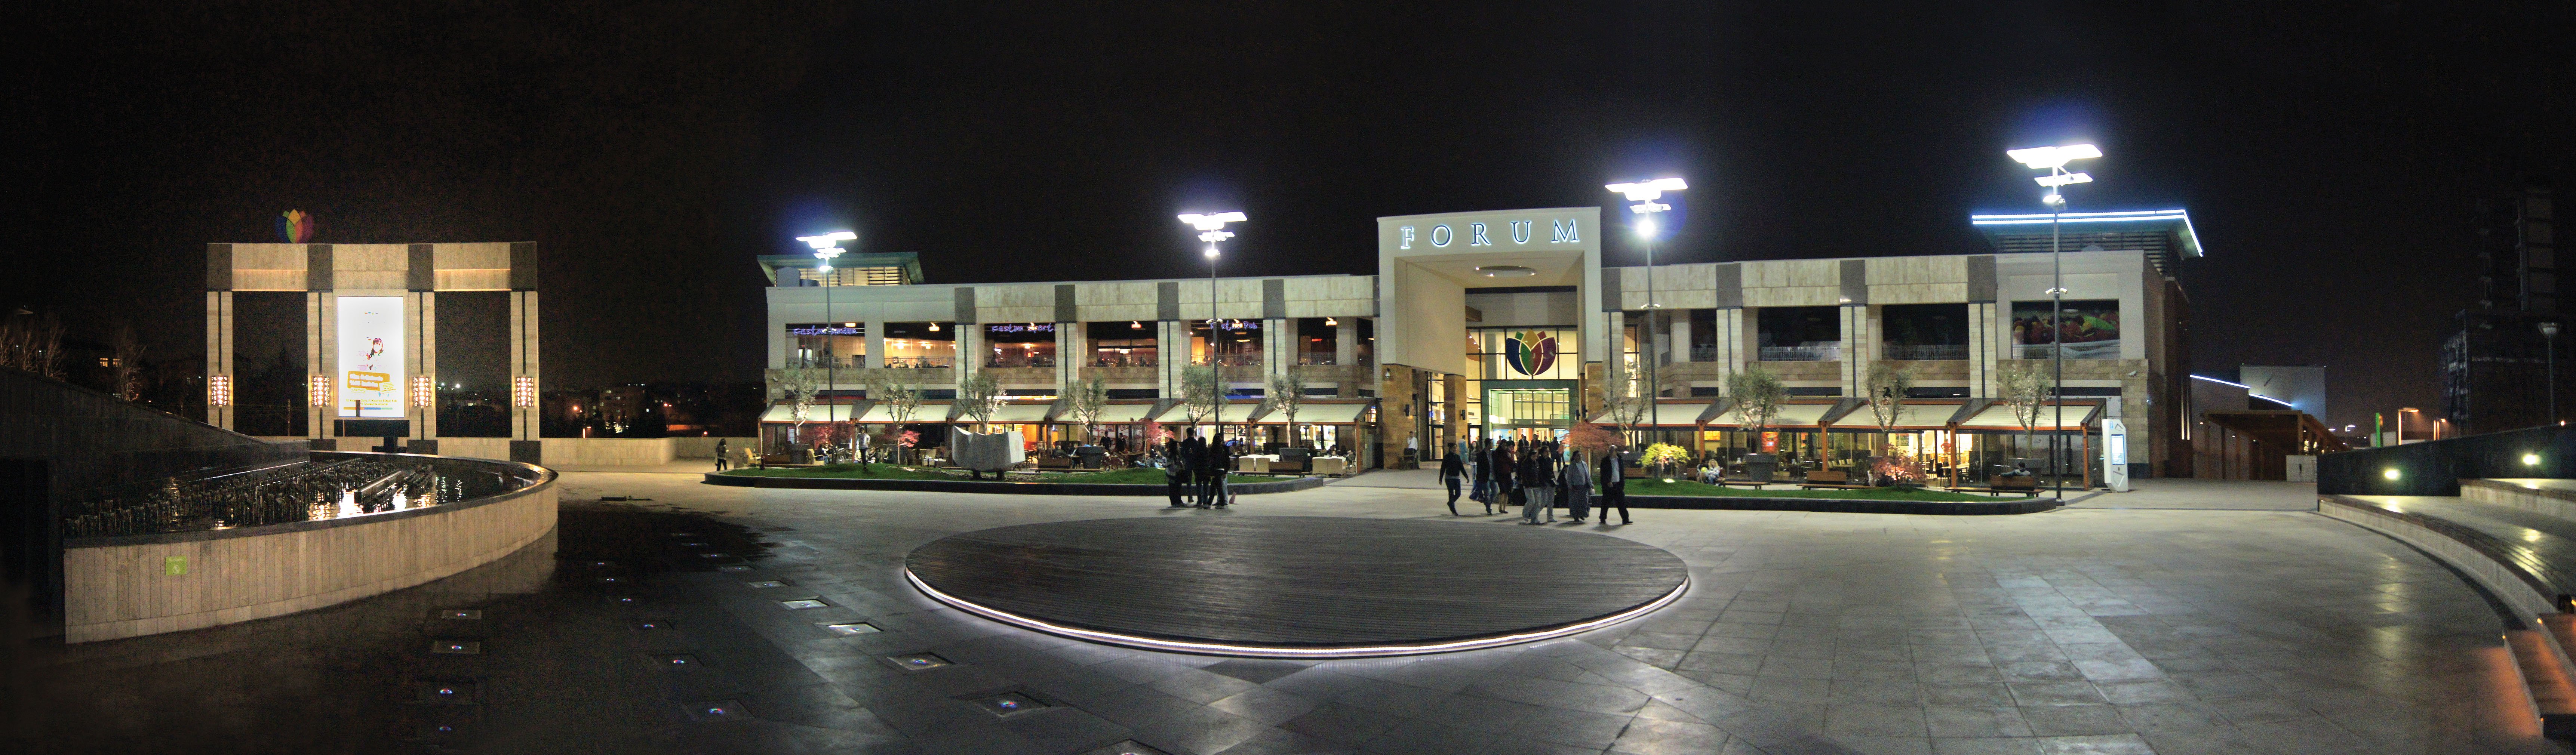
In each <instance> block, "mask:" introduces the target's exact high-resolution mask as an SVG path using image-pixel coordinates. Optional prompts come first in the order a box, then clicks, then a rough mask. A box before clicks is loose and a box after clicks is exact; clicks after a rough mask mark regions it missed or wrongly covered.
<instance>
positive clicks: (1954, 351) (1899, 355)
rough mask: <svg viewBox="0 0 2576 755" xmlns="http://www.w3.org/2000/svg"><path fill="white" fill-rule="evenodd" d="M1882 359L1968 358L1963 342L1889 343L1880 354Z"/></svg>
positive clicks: (1926, 359) (1965, 345)
mask: <svg viewBox="0 0 2576 755" xmlns="http://www.w3.org/2000/svg"><path fill="white" fill-rule="evenodd" d="M1880 358H1882V359H1891V360H1897V361H1956V360H1964V359H1967V358H1968V345H1967V344H1964V343H1924V344H1909V343H1891V344H1887V346H1886V348H1885V349H1884V351H1883V352H1882V353H1881V354H1880Z"/></svg>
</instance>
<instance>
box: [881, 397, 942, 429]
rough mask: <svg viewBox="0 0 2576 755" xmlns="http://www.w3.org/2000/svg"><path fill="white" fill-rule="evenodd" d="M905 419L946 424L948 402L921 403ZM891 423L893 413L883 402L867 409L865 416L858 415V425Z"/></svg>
mask: <svg viewBox="0 0 2576 755" xmlns="http://www.w3.org/2000/svg"><path fill="white" fill-rule="evenodd" d="M905 419H906V420H907V421H911V422H946V421H948V402H946V401H924V402H921V405H920V406H916V407H913V408H912V416H911V417H907V418H905ZM893 421H894V413H893V412H891V411H888V410H887V409H886V405H885V402H883V401H879V402H877V404H876V405H875V406H871V407H868V411H867V413H866V414H861V415H859V423H860V424H870V425H882V424H886V423H889V422H893Z"/></svg>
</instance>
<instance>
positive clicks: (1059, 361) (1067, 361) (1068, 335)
mask: <svg viewBox="0 0 2576 755" xmlns="http://www.w3.org/2000/svg"><path fill="white" fill-rule="evenodd" d="M1089 335H1090V334H1088V333H1084V332H1083V326H1082V323H1078V322H1059V323H1056V324H1055V384H1056V385H1057V386H1060V387H1058V388H1057V389H1056V393H1057V394H1058V395H1063V394H1067V393H1071V392H1072V391H1073V386H1074V384H1075V383H1079V382H1082V368H1083V366H1084V365H1086V364H1089V363H1090V362H1091V349H1089V348H1087V346H1086V344H1084V343H1083V342H1084V341H1085V340H1088V338H1087V337H1088V336H1089Z"/></svg>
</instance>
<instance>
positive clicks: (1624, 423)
mask: <svg viewBox="0 0 2576 755" xmlns="http://www.w3.org/2000/svg"><path fill="white" fill-rule="evenodd" d="M1601 403H1602V409H1603V410H1604V413H1606V414H1608V415H1609V417H1610V423H1611V424H1614V425H1618V426H1619V437H1620V442H1621V443H1623V444H1624V443H1629V442H1631V439H1633V438H1635V437H1637V428H1638V426H1639V425H1643V424H1646V414H1647V411H1648V409H1649V408H1650V407H1653V406H1654V399H1653V398H1651V397H1649V396H1647V395H1646V392H1645V388H1644V387H1643V386H1642V385H1640V384H1639V383H1638V381H1637V380H1636V376H1634V375H1621V376H1619V377H1616V378H1613V379H1611V380H1610V382H1609V384H1608V385H1605V386H1602V390H1601ZM1657 419H1661V418H1657Z"/></svg>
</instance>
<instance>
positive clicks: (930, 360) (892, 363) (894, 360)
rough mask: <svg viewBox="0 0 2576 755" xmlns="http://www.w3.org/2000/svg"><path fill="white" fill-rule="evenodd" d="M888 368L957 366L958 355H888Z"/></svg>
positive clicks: (923, 368) (906, 368)
mask: <svg viewBox="0 0 2576 755" xmlns="http://www.w3.org/2000/svg"><path fill="white" fill-rule="evenodd" d="M885 366H886V369H890V370H933V369H940V368H946V367H955V366H957V358H956V357H886V359H885Z"/></svg>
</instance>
